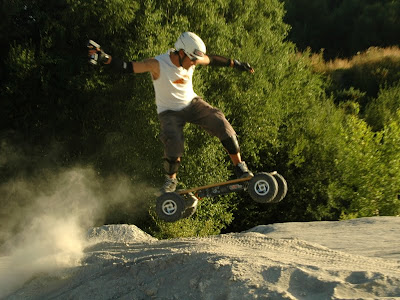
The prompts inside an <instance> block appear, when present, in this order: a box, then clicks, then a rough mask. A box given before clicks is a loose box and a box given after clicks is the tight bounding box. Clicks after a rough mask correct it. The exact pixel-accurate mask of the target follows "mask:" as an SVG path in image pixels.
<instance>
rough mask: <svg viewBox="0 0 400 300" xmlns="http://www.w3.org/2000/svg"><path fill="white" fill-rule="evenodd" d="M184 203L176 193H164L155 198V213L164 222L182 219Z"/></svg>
mask: <svg viewBox="0 0 400 300" xmlns="http://www.w3.org/2000/svg"><path fill="white" fill-rule="evenodd" d="M184 210H185V201H184V200H183V198H182V197H181V196H180V195H178V194H177V193H164V194H162V195H161V196H160V197H158V198H157V204H156V213H157V215H158V217H159V218H160V219H161V220H163V221H166V222H175V221H178V220H179V219H181V218H182V214H183V212H184Z"/></svg>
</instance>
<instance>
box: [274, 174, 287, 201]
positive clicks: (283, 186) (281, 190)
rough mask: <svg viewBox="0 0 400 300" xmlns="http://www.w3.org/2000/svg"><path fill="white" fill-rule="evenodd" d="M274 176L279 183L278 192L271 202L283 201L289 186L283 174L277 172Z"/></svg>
mask: <svg viewBox="0 0 400 300" xmlns="http://www.w3.org/2000/svg"><path fill="white" fill-rule="evenodd" d="M273 176H274V178H275V180H276V182H277V183H278V193H277V194H276V197H275V198H274V200H272V201H271V202H270V203H278V202H281V201H282V200H283V198H285V196H286V193H287V191H288V187H287V182H286V180H285V178H284V177H283V176H282V175H281V174H278V173H275V174H273Z"/></svg>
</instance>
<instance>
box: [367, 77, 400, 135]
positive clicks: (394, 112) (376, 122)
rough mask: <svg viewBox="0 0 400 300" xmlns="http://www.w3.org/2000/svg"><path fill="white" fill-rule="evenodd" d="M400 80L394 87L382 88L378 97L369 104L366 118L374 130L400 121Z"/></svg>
mask: <svg viewBox="0 0 400 300" xmlns="http://www.w3.org/2000/svg"><path fill="white" fill-rule="evenodd" d="M399 99H400V82H398V83H397V84H396V85H394V86H393V87H389V88H385V89H381V91H380V93H379V95H378V97H377V98H376V99H373V100H372V101H371V102H370V103H369V104H368V106H367V109H366V112H365V119H366V121H367V122H368V124H370V125H371V126H372V128H373V129H374V131H380V130H382V129H384V127H385V125H388V124H390V123H392V122H400V120H399V116H398V115H399V111H400V103H399Z"/></svg>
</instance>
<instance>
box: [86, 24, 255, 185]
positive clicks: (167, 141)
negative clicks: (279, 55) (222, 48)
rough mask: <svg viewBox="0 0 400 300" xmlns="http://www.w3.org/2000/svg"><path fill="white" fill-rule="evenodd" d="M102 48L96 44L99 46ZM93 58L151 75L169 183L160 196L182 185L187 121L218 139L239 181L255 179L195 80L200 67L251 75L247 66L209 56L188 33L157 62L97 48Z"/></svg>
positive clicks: (232, 133) (231, 133) (231, 131)
mask: <svg viewBox="0 0 400 300" xmlns="http://www.w3.org/2000/svg"><path fill="white" fill-rule="evenodd" d="M96 46H98V45H96ZM89 55H95V57H96V58H95V60H96V62H95V63H97V60H98V61H99V62H102V63H104V64H106V65H109V66H110V67H111V68H112V69H114V70H115V71H117V72H123V73H146V72H149V73H150V74H151V77H152V80H153V85H154V90H155V98H156V105H157V113H158V117H159V120H160V125H161V132H160V139H161V141H162V142H163V144H164V169H165V172H166V174H167V175H166V181H165V184H164V186H163V187H162V188H161V192H173V191H175V189H176V185H177V183H178V181H177V179H176V174H177V172H178V168H179V165H180V162H181V157H182V155H183V150H184V144H183V142H184V139H183V127H184V125H185V124H186V123H187V122H189V123H193V124H196V125H198V126H200V127H202V128H203V129H204V130H206V131H207V132H208V133H210V134H211V135H214V136H216V137H217V138H219V139H220V141H221V142H222V145H223V146H224V148H225V149H226V151H227V152H228V154H229V155H230V158H231V160H232V162H233V165H234V166H235V174H236V176H237V177H238V178H241V177H248V176H253V174H252V173H251V172H250V171H249V169H248V168H247V165H246V163H245V162H244V161H242V159H241V156H240V148H239V143H238V140H237V138H236V132H235V131H234V129H233V128H232V126H231V125H230V123H229V122H228V121H227V120H226V118H225V116H224V114H223V113H222V112H221V111H220V110H218V109H216V108H214V107H212V106H211V105H210V104H208V103H207V102H205V101H204V100H203V99H202V98H200V97H199V96H198V95H197V94H196V93H195V92H194V91H193V85H192V76H193V72H194V70H195V67H196V66H197V65H209V66H218V67H232V68H236V69H239V70H241V71H246V72H250V73H253V72H254V69H253V68H252V67H250V65H249V64H248V63H242V62H239V61H237V60H232V59H228V58H225V57H223V56H219V55H206V46H205V44H204V42H203V41H202V40H201V38H200V37H199V36H197V35H196V34H194V33H192V32H184V33H182V34H181V35H180V37H179V38H178V40H177V41H176V43H175V49H170V50H168V52H167V53H165V54H161V55H159V56H156V57H155V58H149V59H145V60H143V61H132V62H124V61H122V60H121V59H118V58H112V57H111V56H110V55H108V54H106V53H104V51H102V50H101V49H100V47H93V49H92V50H89Z"/></svg>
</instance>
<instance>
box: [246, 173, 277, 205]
mask: <svg viewBox="0 0 400 300" xmlns="http://www.w3.org/2000/svg"><path fill="white" fill-rule="evenodd" d="M248 192H249V194H250V196H251V198H253V200H254V201H256V202H259V203H271V202H272V201H273V200H274V198H275V197H276V194H277V193H278V183H277V182H276V180H275V178H274V177H273V176H272V175H271V174H269V173H258V174H256V175H254V177H253V178H252V179H250V181H249V187H248Z"/></svg>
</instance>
